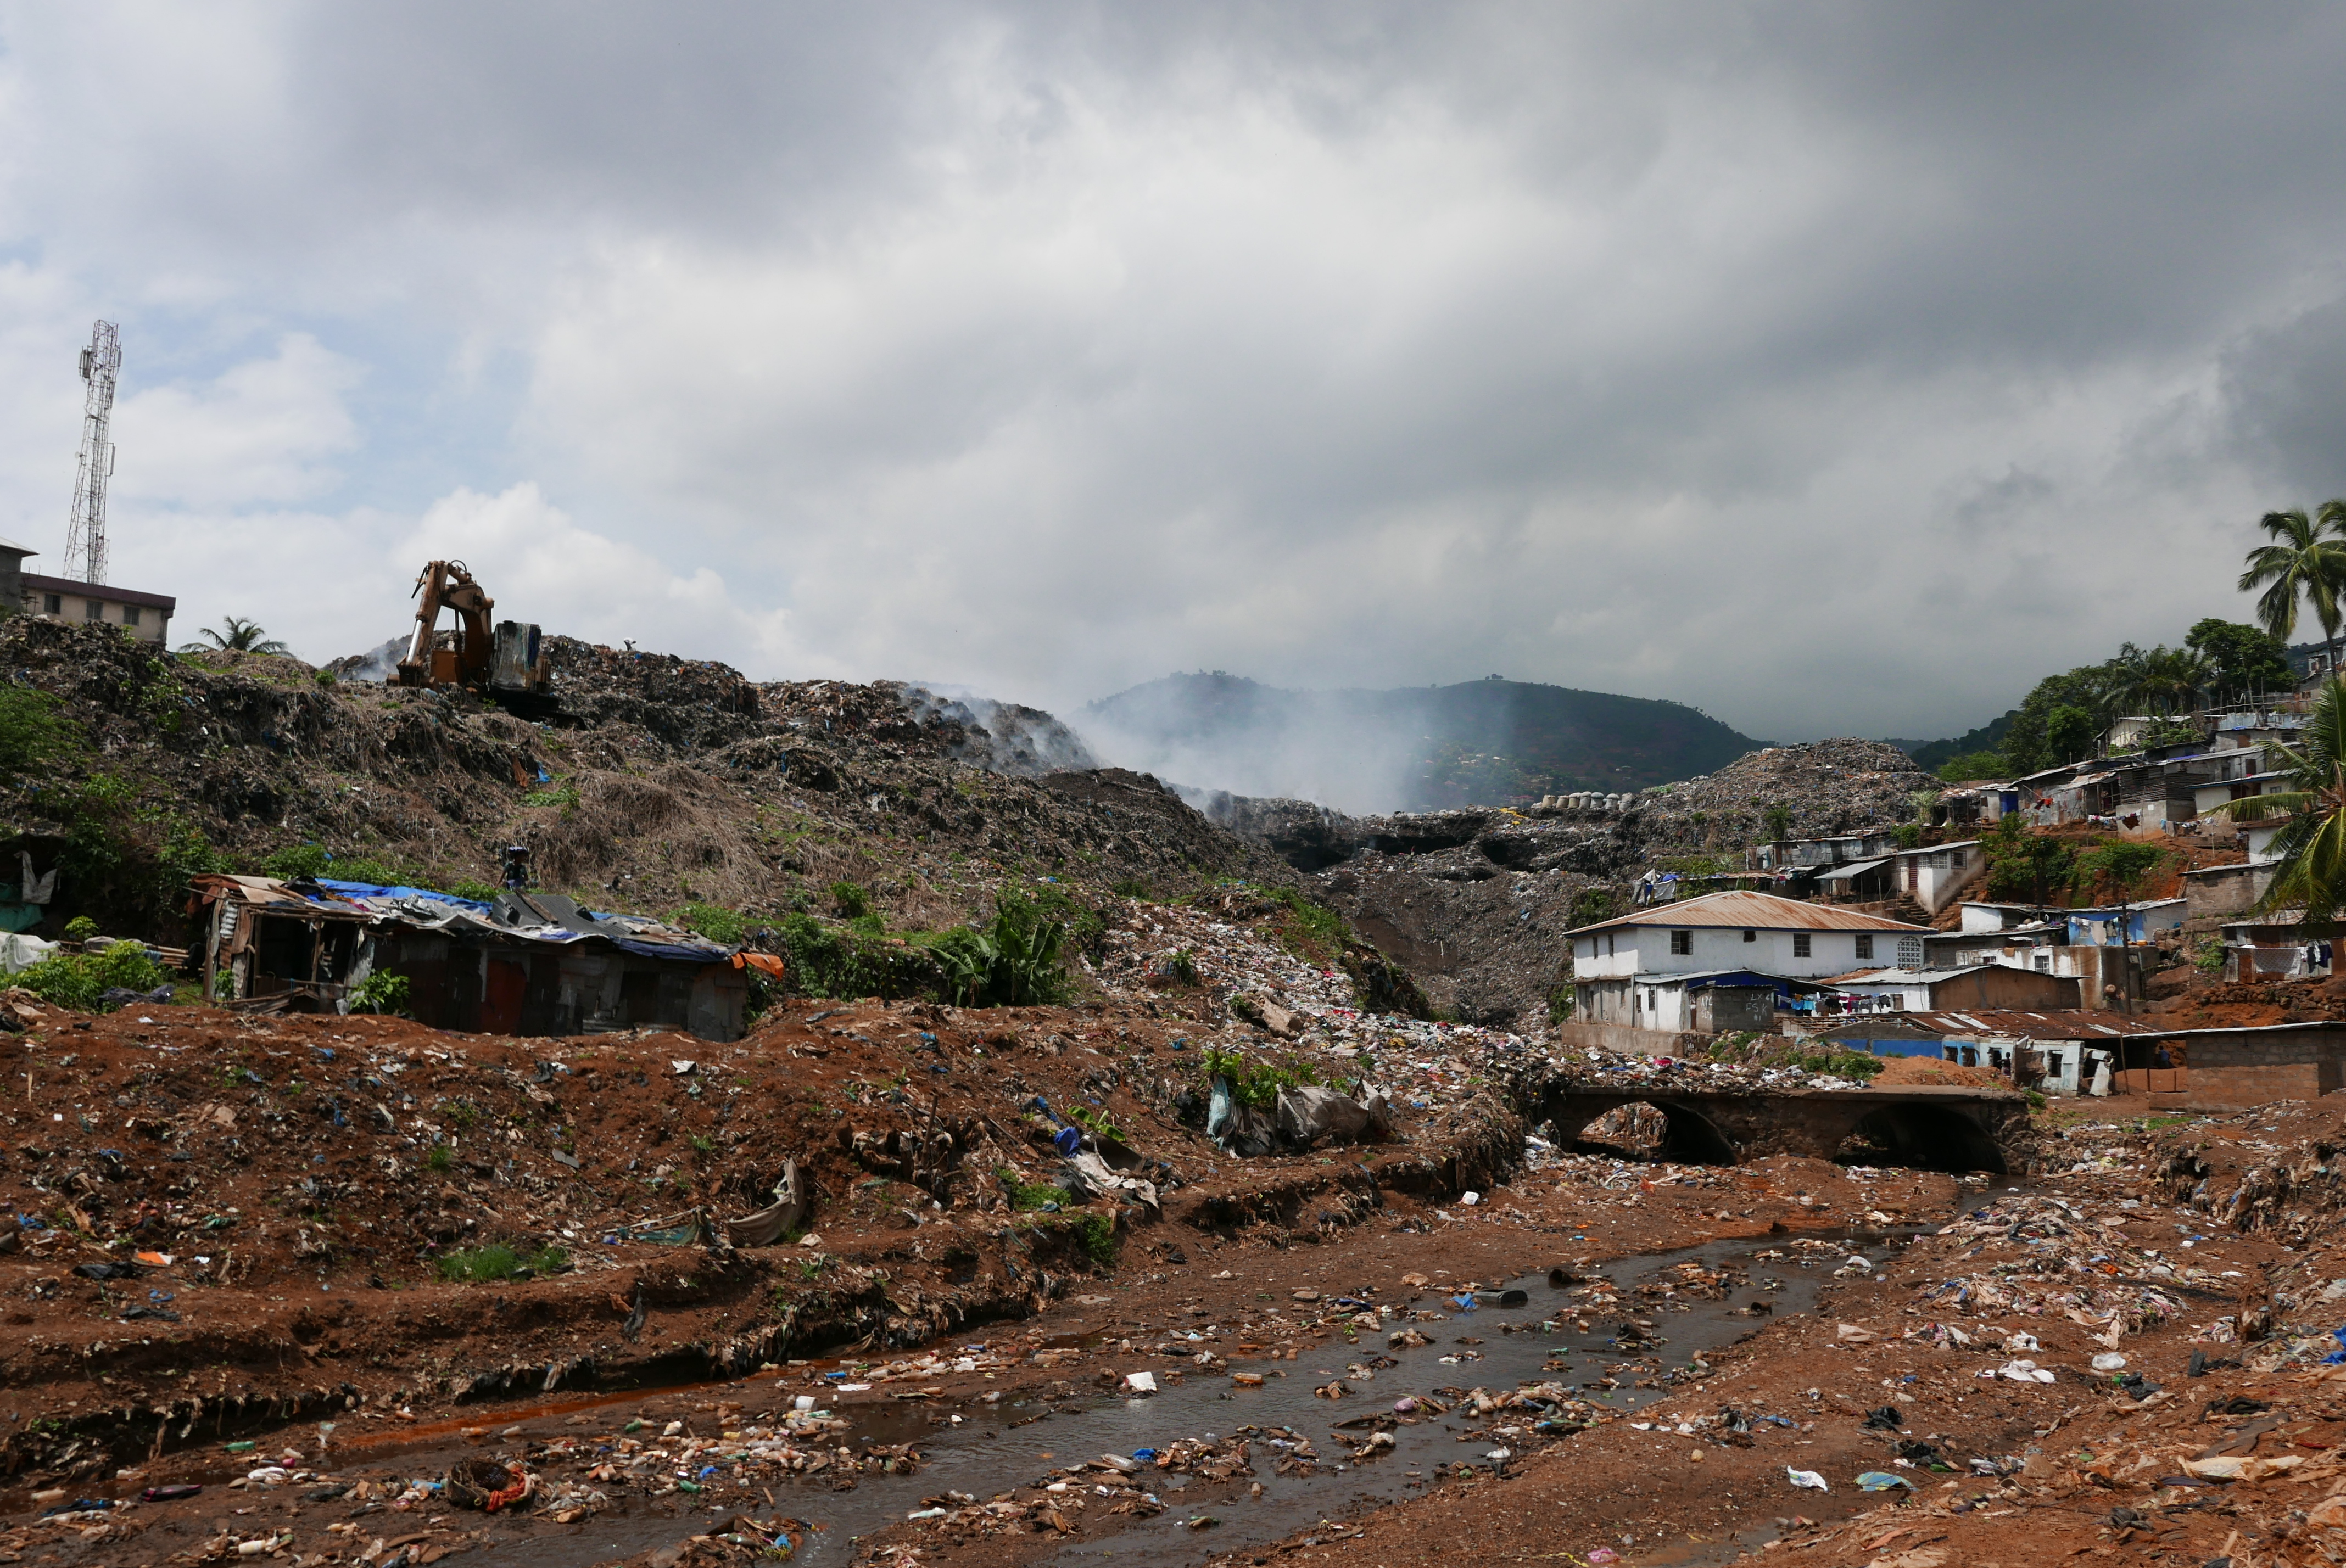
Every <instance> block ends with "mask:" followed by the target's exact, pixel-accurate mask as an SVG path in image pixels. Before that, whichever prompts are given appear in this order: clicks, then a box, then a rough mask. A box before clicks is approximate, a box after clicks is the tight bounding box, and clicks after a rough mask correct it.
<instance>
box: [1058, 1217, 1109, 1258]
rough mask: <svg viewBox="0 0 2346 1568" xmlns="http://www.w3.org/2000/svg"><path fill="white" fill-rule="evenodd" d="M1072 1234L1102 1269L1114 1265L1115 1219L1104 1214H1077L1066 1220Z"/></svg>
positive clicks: (1087, 1254)
mask: <svg viewBox="0 0 2346 1568" xmlns="http://www.w3.org/2000/svg"><path fill="white" fill-rule="evenodd" d="M1067 1230H1068V1232H1069V1234H1071V1235H1073V1236H1074V1237H1075V1238H1076V1242H1077V1243H1078V1244H1080V1245H1081V1246H1082V1247H1083V1249H1084V1252H1085V1254H1086V1256H1088V1257H1090V1258H1091V1260H1092V1262H1093V1263H1094V1264H1095V1265H1096V1266H1097V1267H1098V1268H1102V1269H1108V1268H1115V1267H1116V1220H1115V1217H1113V1216H1110V1215H1105V1214H1079V1215H1077V1216H1076V1217H1075V1218H1073V1219H1071V1220H1069V1221H1068V1222H1067Z"/></svg>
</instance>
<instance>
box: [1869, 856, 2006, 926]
mask: <svg viewBox="0 0 2346 1568" xmlns="http://www.w3.org/2000/svg"><path fill="white" fill-rule="evenodd" d="M1890 864H1891V881H1892V885H1893V886H1895V887H1896V888H1897V889H1898V890H1899V891H1902V892H1903V893H1904V894H1905V895H1906V896H1907V897H1908V898H1910V899H1913V901H1915V902H1916V903H1918V904H1920V905H1922V906H1923V912H1924V913H1926V914H1933V915H1935V914H1937V913H1938V912H1939V911H1941V910H1943V909H1945V908H1946V907H1947V906H1948V905H1949V904H1951V903H1953V902H1954V901H1955V896H1956V895H1957V894H1958V893H1961V892H1962V891H1964V889H1965V888H1967V887H1970V886H1971V885H1972V884H1973V883H1974V882H1975V881H1979V879H1980V878H1981V877H1982V876H1983V875H1984V874H1985V873H1986V871H1987V851H1986V850H1984V849H1983V848H1981V846H1980V841H1979V840H1977V839H1965V840H1963V841H1962V842H1961V843H1955V844H1933V845H1932V846H1930V847H1929V848H1927V849H1920V850H1899V851H1898V852H1897V853H1896V854H1894V855H1892V856H1891V858H1890Z"/></svg>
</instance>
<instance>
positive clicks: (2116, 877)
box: [2077, 839, 2167, 899]
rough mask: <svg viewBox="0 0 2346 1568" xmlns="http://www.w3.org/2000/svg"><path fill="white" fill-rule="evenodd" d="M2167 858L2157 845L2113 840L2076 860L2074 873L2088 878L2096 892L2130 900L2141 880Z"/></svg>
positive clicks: (2136, 841)
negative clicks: (2079, 873)
mask: <svg viewBox="0 0 2346 1568" xmlns="http://www.w3.org/2000/svg"><path fill="white" fill-rule="evenodd" d="M2166 858H2167V851H2166V850H2162V849H2160V848H2159V847H2158V846H2157V844H2146V843H2142V842H2140V841H2139V840H2133V839H2117V840H2112V841H2110V842H2109V843H2106V844H2102V845H2099V846H2097V847H2096V848H2094V849H2091V850H2086V852H2085V853H2084V854H2082V855H2080V856H2078V857H2077V870H2078V871H2080V872H2081V873H2083V874H2084V875H2085V876H2086V877H2087V878H2088V879H2090V883H2091V886H2092V887H2093V888H2095V889H2096V890H2104V891H2108V892H2110V893H2112V894H2115V895H2116V896H2117V897H2118V898H2120V899H2131V898H2133V897H2134V896H2135V894H2136V893H2137V891H2138V890H2139V889H2140V887H2141V885H2142V881H2143V879H2144V878H2146V877H2147V876H2149V875H2150V873H2151V872H2152V871H2154V870H2156V869H2157V865H2158V863H2159V862H2160V861H2161V860H2165V859H2166Z"/></svg>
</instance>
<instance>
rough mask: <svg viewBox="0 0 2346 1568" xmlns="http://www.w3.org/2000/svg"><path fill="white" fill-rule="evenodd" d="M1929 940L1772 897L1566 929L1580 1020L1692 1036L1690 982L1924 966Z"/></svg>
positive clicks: (1712, 899)
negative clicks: (1882, 966) (1685, 1032)
mask: <svg viewBox="0 0 2346 1568" xmlns="http://www.w3.org/2000/svg"><path fill="white" fill-rule="evenodd" d="M1925 934H1926V932H1925V928H1923V927H1922V926H1917V925H1909V924H1907V923H1906V922H1905V921H1894V920H1890V919H1887V918H1885V917H1884V916H1882V915H1876V914H1867V913H1863V912H1862V911H1857V910H1850V909H1836V908H1834V907H1832V906H1831V905H1829V904H1812V903H1803V902H1801V901H1800V900H1798V899H1787V898H1779V897H1778V896H1776V895H1775V894H1773V893H1762V892H1743V891H1738V892H1723V893H1707V894H1705V895H1703V896H1702V897H1700V898H1693V899H1686V900H1682V901H1679V902H1678V903H1674V904H1664V905H1659V906H1658V907H1655V908H1651V909H1642V910H1637V911H1632V912H1631V913H1629V914H1626V915H1622V916H1620V917H1618V918H1617V919H1615V920H1609V921H1599V922H1597V923H1596V924H1595V925H1588V926H1583V927H1581V928H1580V929H1579V930H1577V931H1574V932H1567V933H1566V942H1567V943H1568V944H1569V947H1568V951H1569V952H1570V955H1571V959H1572V969H1573V992H1574V1007H1575V1016H1576V1019H1578V1020H1579V1021H1581V1022H1583V1023H1617V1024H1627V1025H1630V1026H1632V1027H1636V1028H1640V1029H1661V1030H1682V1029H1690V1028H1693V1027H1695V1025H1694V1023H1692V1022H1691V1011H1690V1009H1689V1008H1688V1002H1687V997H1688V989H1689V983H1690V982H1693V981H1696V980H1698V979H1703V978H1709V977H1716V978H1717V979H1721V980H1723V979H1726V978H1728V977H1739V976H1750V977H1753V978H1752V983H1770V984H1771V983H1774V982H1777V981H1794V980H1809V981H1816V980H1822V979H1824V978H1825V977H1827V976H1830V975H1835V974H1845V973H1847V972H1849V971H1851V970H1852V969H1856V968H1859V967H1861V966H1864V965H1868V964H1874V963H1881V962H1892V963H1898V964H1902V965H1908V966H1913V965H1918V964H1920V963H1921V962H1922V961H1923V936H1924V935H1925ZM1694 988H1695V989H1700V987H1699V986H1696V987H1694ZM1744 988H1749V987H1748V986H1746V987H1744ZM1802 989H1813V987H1803V988H1802Z"/></svg>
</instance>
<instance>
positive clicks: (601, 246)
mask: <svg viewBox="0 0 2346 1568" xmlns="http://www.w3.org/2000/svg"><path fill="white" fill-rule="evenodd" d="M2341 75H2346V10H2341V8H2339V7H2337V6H2334V5H2301V6H2284V5H2248V6H2221V7H2217V6H2186V5H2168V6H2160V5H2144V4H2138V3H2131V0H2130V3H2127V4H2113V5H2090V4H2076V5H2059V6H2047V5H2034V4H2014V5H1982V4H1975V3H1966V4H1962V5H1896V6H1879V5H1876V6H1861V5H1787V4H1770V5H1752V6H1741V5H1650V4H1634V5H1617V6H1606V5H1596V4H1589V5H1572V6H1556V5H1523V6H1515V7H1508V6H1475V5H1452V6H1447V7H1433V6H1427V5H1416V4H1411V5H1399V4H1396V5H1390V6H1379V5H1373V4H1364V3H1362V0H1342V3H1341V4H1329V5H1309V4H1301V3H1288V4H1281V5H1208V4H1199V5H1184V6H1178V7H1174V6H1148V5H1121V6H1088V5H1045V4H1025V5H1015V6H1004V7H1001V8H998V9H995V8H987V7H984V6H980V5H943V6H936V5H921V4H911V3H908V4H889V5H868V6H855V7H841V6H831V5H824V6H814V5H806V6H793V5H773V4H761V5H742V6H738V7H733V6H724V5H682V6H677V5H667V6H657V7H655V6H638V7H634V8H632V9H630V8H627V7H622V6H617V5H604V6H597V7H586V8H581V7H576V6H566V5H543V6H531V5H523V4H505V5H495V6H482V5H454V4H451V5H422V4H411V5H401V6H395V7H393V6H377V7H349V6H327V5H306V6H305V5H297V4H269V5H252V6H244V7H240V6H237V5H226V4H223V5H206V6H202V7H188V6H172V5H153V6H145V7H139V6H108V5H76V6H59V5H30V4H5V5H0V533H5V534H7V535H13V536H15V537H16V538H18V539H20V540H22V541H24V542H25V543H27V544H30V545H35V546H36V547H37V548H38V549H40V550H41V551H42V552H43V553H44V554H43V556H42V557H41V558H40V559H38V560H36V561H34V562H33V563H31V565H32V566H33V567H34V568H35V569H36V570H38V569H42V568H44V567H46V569H48V570H50V571H56V570H57V569H58V558H59V556H60V555H61V554H62V551H63V547H64V541H65V526H66V509H67V504H68V502H69V499H70V495H71V491H72V485H73V474H74V448H75V443H76V440H77V438H78V423H79V411H80V399H81V393H82V387H81V383H80V382H79V381H78V380H77V379H76V376H75V373H74V364H75V354H76V350H77V349H78V348H79V346H80V345H81V343H82V342H84V341H86V340H87V335H88V331H89V324H90V321H91V320H92V319H93V318H94V317H98V316H104V317H106V318H107V319H108V320H112V321H119V322H120V324H121V331H122V341H123V349H124V368H123V380H122V399H121V402H120V404H119V407H118V412H117V417H116V423H115V435H116V439H117V443H118V444H119V447H120V460H119V468H118V471H117V481H116V484H117V488H116V492H115V504H114V512H113V518H112V536H113V540H114V560H115V571H114V574H113V575H114V580H115V581H117V582H118V583H123V584H126V585H131V586H138V587H144V588H149V589H154V590H158V591H162V592H170V593H176V594H177V595H178V596H179V601H180V605H181V612H180V619H179V626H180V627H181V629H182V630H183V631H186V632H188V633H192V632H193V630H194V629H195V627H196V626H199V625H202V624H209V623H211V622H214V621H216V620H217V619H218V617H219V616H222V615H224V614H238V615H244V616H253V617H256V618H258V619H260V621H262V622H263V623H264V624H265V625H266V626H268V627H269V628H270V630H271V631H272V632H274V633H277V634H279V635H280V636H285V637H286V638H287V639H288V640H289V641H290V642H291V644H292V645H293V647H294V649H295V651H296V652H298V653H300V654H301V655H303V656H304V657H310V658H312V659H320V660H322V659H325V658H330V657H336V656H338V655H342V654H345V653H350V652H354V651H357V650H359V649H361V648H363V647H368V646H371V645H372V644H374V643H377V642H379V641H381V640H382V639H383V638H384V637H386V636H392V635H393V634H395V633H396V632H398V631H399V630H400V628H401V626H402V624H403V621H404V620H405V617H406V615H407V610H406V596H407V590H408V586H409V584H410V583H411V582H412V580H413V575H414V572H415V570H416V568H417V566H418V565H420V564H421V562H422V561H423V559H425V558H427V557H428V556H431V555H457V556H461V557H463V558H464V559H466V560H468V561H469V562H470V563H471V564H472V565H473V566H474V568H475V570H476V571H478V572H479V573H480V574H481V575H482V576H483V578H484V581H485V582H486V583H487V585H489V587H490V589H491V591H492V592H493V593H495V595H496V596H497V598H498V601H499V604H500V607H501V611H502V612H504V613H507V614H512V615H515V616H519V617H521V618H525V619H534V620H537V621H540V622H542V623H544V624H545V625H546V626H547V627H548V628H549V629H551V630H557V631H566V632H571V633H574V634H576V635H580V636H588V637H592V638H595V639H597V640H603V641H614V642H616V641H617V640H618V639H620V638H632V639H634V640H635V641H636V642H637V644H638V645H639V646H641V647H652V648H661V649H667V650H670V651H674V652H677V653H681V654H686V655H688V656H692V657H710V658H721V659H726V660H729V661H731V662H733V663H735V664H738V665H739V666H741V667H743V668H745V669H746V670H748V671H749V672H750V673H751V674H752V675H755V676H758V677H808V676H840V677H851V678H872V677H882V676H901V677H915V678H926V679H933V680H944V681H954V682H957V683H960V684H962V685H965V686H969V687H977V688H979V689H982V690H985V691H988V692H992V693H994V694H996V695H999V696H1003V697H1015V698H1018V699H1023V700H1026V701H1032V702H1036V703H1040V704H1043V705H1045V706H1051V707H1055V708H1060V709H1062V710H1066V709H1071V708H1075V707H1076V706H1078V705H1079V704H1081V703H1082V702H1084V701H1086V700H1088V699H1090V698H1092V697H1098V696H1101V695H1104V694H1107V693H1108V692H1112V691H1114V690H1117V689H1118V688H1119V687H1124V686H1126V685H1129V684H1131V683H1134V682H1137V681H1139V680H1144V679H1148V678H1151V677H1156V676H1159V675H1162V674H1165V673H1167V672H1168V671H1170V670H1175V669H1192V668H1199V667H1209V668H1219V669H1228V670H1231V671H1233V672H1239V673H1244V674H1248V675H1251V676H1254V677H1258V678H1260V679H1263V680H1266V681H1271V682H1275V683H1280V684H1286V685H1299V686H1339V685H1371V686H1383V685H1405V684H1415V683H1425V682H1431V681H1451V680H1457V679H1463V678H1471V677H1477V676H1481V675H1484V674H1489V673H1494V672H1497V673H1504V674H1506V675H1509V676H1513V677H1518V678H1522V679H1529V680H1548V681H1556V682H1560V683H1563V684H1566V685H1572V686H1579V687H1591V688H1596V689H1600V690H1609V691H1621V692H1628V693H1634V694H1637V695H1644V696H1656V697H1676V698H1678V699H1680V700H1684V701H1687V702H1691V703H1694V704H1696V705H1698V706H1699V707H1701V708H1704V709H1705V710H1706V711H1708V712H1709V713H1711V714H1713V715H1715V716H1717V717H1719V718H1724V719H1726V720H1727V721H1728V722H1729V723H1731V724H1733V725H1735V726H1736V727H1737V728H1740V729H1742V730H1744V731H1746V732H1747V733H1749V734H1752V735H1755V736H1759V737H1762V738H1776V739H1798V738H1810V737H1814V736H1818V735H1824V734H1846V733H1858V734H1898V735H1933V734H1943V733H1949V732H1953V731H1955V730H1959V729H1962V728H1967V727H1969V726H1971V725H1973V724H1975V723H1978V722H1981V721H1983V720H1984V719H1986V718H1989V717H1991V716H1992V715H1993V714H1994V713H1995V712H1997V711H2000V710H2001V709H2002V708H2004V707H2005V706H2008V705H2009V704H2010V703H2011V702H2012V701H2013V700H2015V699H2016V697H2018V696H2019V694H2020V693H2021V692H2022V691H2024V690H2025V688H2026V687H2027V685H2028V684H2029V682H2031V681H2032V680H2033V679H2034V678H2035V677H2036V676H2038V675H2039V674H2042V673H2044V672H2045V671H2047V670H2049V669H2054V668H2058V667H2066V666H2067V665H2069V664H2073V663H2076V662H2080V661H2083V660H2086V659H2090V658H2098V657H2105V656H2106V654H2107V653H2109V652H2110V651H2112V650H2113V649H2114V648H2115V647H2116V645H2117V643H2118V642H2119V641H2121V640H2123V639H2127V638H2133V639H2136V640H2138V641H2143V642H2146V643H2147V642H2150V641H2157V640H2168V641H2172V640H2175V639H2176V638H2178V636H2179V635H2180V634H2181V632H2182V631H2183V629H2184V628H2185V627H2186V626H2188V625H2189V624H2190V622H2191V621H2193V620H2194V619H2196V618H2198V616H2202V615H2206V614H2211V613H2212V614H2227V615H2244V614H2245V612H2246V600H2245V599H2244V598H2243V597H2242V596H2238V595H2236V594H2235V593H2233V592H2232V590H2231V586H2230V584H2231V580H2232V578H2233V576H2234V575H2237V572H2238V570H2239V565H2238V563H2239V556H2240V554H2241V552H2242V551H2243V550H2244V549H2245V548H2246V547H2247V546H2248V545H2249V543H2250V531H2251V524H2252V523H2253V520H2254V518H2255V517H2256V516H2257V515H2258V514H2259V513H2261V512H2263V511H2265V510H2267V509H2268V508H2270V507H2273V506H2279V505H2286V504H2310V503H2312V502H2315V501H2319V500H2320V499H2321V498H2323V497H2325V496H2327V495H2330V494H2340V493H2346V399H2341V386H2342V385H2346V244H2341V240H2346V232H2341V230H2346V158H2341V155H2340V152H2339V149H2340V148H2341V146H2346V124H2341V120H2346V95H2341V93H2339V92H2338V90H2337V83H2338V81H2339V79H2340V78H2341Z"/></svg>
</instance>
